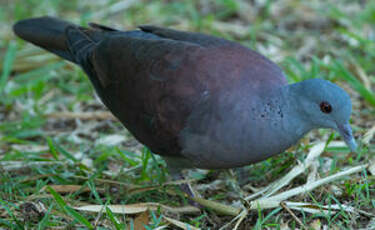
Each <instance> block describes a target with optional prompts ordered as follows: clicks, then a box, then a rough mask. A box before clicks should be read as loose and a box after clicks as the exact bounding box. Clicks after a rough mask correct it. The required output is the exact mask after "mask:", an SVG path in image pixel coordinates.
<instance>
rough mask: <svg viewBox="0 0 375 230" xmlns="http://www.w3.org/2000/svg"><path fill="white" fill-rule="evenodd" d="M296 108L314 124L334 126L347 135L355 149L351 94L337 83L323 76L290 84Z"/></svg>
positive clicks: (326, 126)
mask: <svg viewBox="0 0 375 230" xmlns="http://www.w3.org/2000/svg"><path fill="white" fill-rule="evenodd" d="M290 86H291V87H290V89H291V92H292V94H293V96H295V99H296V101H297V105H296V109H297V110H298V113H299V114H301V116H303V119H304V120H305V121H307V122H310V124H311V125H312V126H313V127H314V128H332V129H335V130H337V131H338V132H339V133H340V134H341V136H342V137H343V138H344V140H345V143H346V144H347V145H348V146H349V148H350V149H351V150H352V151H355V149H356V147H357V146H356V143H355V140H354V138H353V135H352V130H351V128H350V125H349V119H350V114H351V110H352V104H351V101H350V97H349V95H348V94H347V93H346V92H345V91H344V90H343V89H341V88H340V87H338V86H337V85H335V84H333V83H331V82H329V81H326V80H322V79H310V80H305V81H302V82H299V83H296V84H293V85H290Z"/></svg>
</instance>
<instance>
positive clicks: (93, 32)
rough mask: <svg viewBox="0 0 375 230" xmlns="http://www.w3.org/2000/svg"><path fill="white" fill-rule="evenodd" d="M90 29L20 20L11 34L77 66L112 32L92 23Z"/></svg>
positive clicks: (49, 20) (51, 21)
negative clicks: (95, 45)
mask: <svg viewBox="0 0 375 230" xmlns="http://www.w3.org/2000/svg"><path fill="white" fill-rule="evenodd" d="M91 27H92V28H90V29H88V28H83V27H80V26H77V25H74V24H72V23H70V22H67V21H63V20H60V19H57V18H53V17H39V18H31V19H25V20H21V21H19V22H17V23H16V24H15V25H14V26H13V30H14V33H15V34H16V35H17V36H19V37H20V38H22V39H24V40H26V41H28V42H31V43H33V44H34V45H37V46H39V47H41V48H43V49H46V50H48V51H50V52H52V53H54V54H56V55H58V56H60V57H62V58H64V59H66V60H68V61H71V62H74V63H77V64H81V61H82V59H83V58H84V57H85V56H86V55H87V54H88V53H89V51H90V50H91V49H90V48H92V47H93V45H94V44H96V43H97V42H99V41H100V40H102V39H103V38H104V37H105V33H106V32H108V31H115V30H114V29H112V28H109V27H108V28H107V27H104V26H100V25H97V24H94V23H93V24H92V26H91ZM102 27H103V28H102Z"/></svg>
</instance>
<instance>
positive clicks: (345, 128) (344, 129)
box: [337, 122, 357, 152]
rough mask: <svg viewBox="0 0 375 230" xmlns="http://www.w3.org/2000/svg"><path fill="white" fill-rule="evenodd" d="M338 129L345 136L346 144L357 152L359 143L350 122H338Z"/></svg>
mask: <svg viewBox="0 0 375 230" xmlns="http://www.w3.org/2000/svg"><path fill="white" fill-rule="evenodd" d="M337 130H338V131H339V133H340V135H341V136H342V137H343V138H344V141H345V143H346V145H348V147H349V148H350V150H351V151H352V152H355V151H356V149H357V144H356V143H355V140H354V137H353V134H352V128H351V127H350V124H349V122H348V123H345V124H343V125H340V124H337Z"/></svg>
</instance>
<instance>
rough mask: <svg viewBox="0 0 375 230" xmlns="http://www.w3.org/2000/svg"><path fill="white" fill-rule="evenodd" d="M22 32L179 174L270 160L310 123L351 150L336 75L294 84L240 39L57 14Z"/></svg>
mask: <svg viewBox="0 0 375 230" xmlns="http://www.w3.org/2000/svg"><path fill="white" fill-rule="evenodd" d="M13 29H14V32H15V34H16V35H17V36H19V37H20V38H22V39H24V40H26V41H28V42H31V43H33V44H35V45H37V46H39V47H41V48H43V49H45V50H47V51H50V52H52V53H54V54H56V55H58V56H60V57H62V58H64V59H66V60H68V61H70V62H73V63H75V64H77V65H79V66H80V67H81V68H82V69H83V70H84V71H85V73H86V74H87V76H88V77H89V79H90V80H91V82H92V84H93V86H94V88H95V90H96V93H97V94H98V95H99V97H100V98H101V100H102V102H103V103H104V105H105V106H106V107H107V108H108V109H109V110H110V111H111V112H112V113H113V115H114V116H115V117H117V118H118V120H119V121H121V123H122V124H123V125H124V126H125V127H126V128H127V129H128V130H129V131H130V133H132V135H134V137H135V138H136V139H137V140H138V141H139V142H141V143H142V144H144V145H145V146H147V147H148V148H149V149H150V150H151V151H152V152H153V153H154V154H158V155H161V156H162V157H163V158H164V159H165V161H166V163H167V165H168V167H169V170H170V172H171V173H172V174H178V172H179V171H181V169H185V168H202V169H228V168H235V167H241V166H245V165H249V164H252V163H256V162H259V161H262V160H265V159H267V158H269V157H271V156H274V155H276V154H280V153H282V152H284V151H285V150H286V149H287V148H289V147H291V146H293V145H295V144H296V143H297V142H298V140H299V139H301V138H302V137H303V136H304V135H305V134H306V133H308V132H309V131H310V130H313V129H318V128H331V129H333V130H336V131H338V132H339V133H340V135H341V136H342V138H343V139H344V141H345V142H346V144H347V145H348V147H349V148H350V150H351V151H355V149H356V143H355V139H354V137H353V134H352V130H351V126H350V124H349V119H350V116H351V110H352V106H351V100H350V97H349V95H348V94H347V93H346V92H345V91H344V90H343V89H341V88H340V87H339V86H337V85H336V84H333V83H331V82H329V81H326V80H323V79H318V78H314V79H309V80H304V81H301V82H297V83H293V84H288V82H287V79H286V77H285V75H284V73H283V72H282V70H281V69H280V68H279V67H278V66H277V65H276V64H275V63H273V62H272V61H270V60H269V59H267V58H266V57H264V56H263V55H261V54H259V53H257V52H255V51H253V50H251V49H249V48H247V47H245V46H242V45H241V44H239V43H236V42H233V41H229V40H226V39H223V38H218V37H215V36H210V35H205V34H202V33H193V32H184V31H178V30H173V29H167V28H161V27H157V26H152V25H144V26H139V27H138V28H137V29H135V30H130V31H120V30H117V29H113V28H110V27H107V26H103V25H99V24H96V23H90V24H89V27H81V26H78V25H74V24H72V23H70V22H67V21H64V20H61V19H57V18H53V17H48V16H45V17H38V18H31V19H25V20H21V21H19V22H17V23H16V24H15V25H14V27H13Z"/></svg>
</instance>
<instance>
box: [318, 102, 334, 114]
mask: <svg viewBox="0 0 375 230" xmlns="http://www.w3.org/2000/svg"><path fill="white" fill-rule="evenodd" d="M320 110H321V111H322V112H323V113H330V112H332V106H331V104H329V103H328V102H326V101H323V102H321V103H320Z"/></svg>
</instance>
